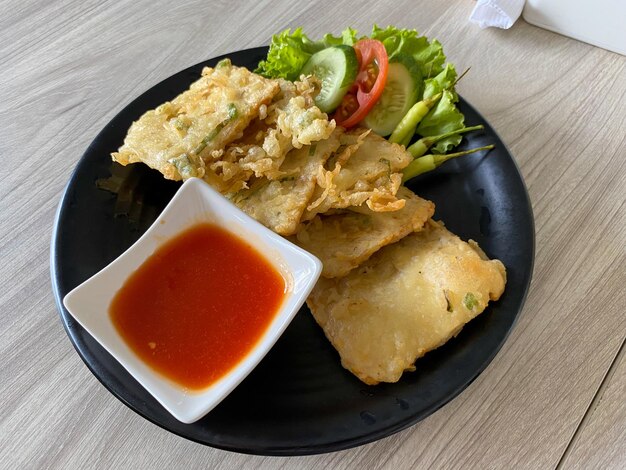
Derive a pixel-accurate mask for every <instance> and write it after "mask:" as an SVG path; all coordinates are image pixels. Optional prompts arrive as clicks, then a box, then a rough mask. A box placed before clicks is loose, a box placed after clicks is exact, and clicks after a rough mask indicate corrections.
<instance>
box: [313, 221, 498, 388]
mask: <svg viewBox="0 0 626 470" xmlns="http://www.w3.org/2000/svg"><path fill="white" fill-rule="evenodd" d="M505 283H506V271H505V268H504V266H503V265H502V263H501V262H500V261H498V260H491V261H489V260H488V259H487V257H486V256H485V255H484V253H483V252H482V250H480V248H479V247H478V245H476V243H474V242H472V241H470V242H469V243H466V242H464V241H462V240H461V239H460V238H458V237H457V236H456V235H454V234H453V233H451V232H449V231H448V230H446V228H445V227H444V226H443V224H441V223H437V222H433V221H429V222H428V224H427V226H426V227H425V228H424V230H422V231H420V232H416V233H413V234H411V235H409V236H407V237H405V238H403V239H402V240H400V241H399V242H397V243H395V244H393V245H389V246H386V247H385V248H383V249H381V250H380V251H378V252H377V253H376V254H374V255H373V256H372V257H371V258H370V259H369V260H368V261H366V262H365V263H364V264H363V265H361V266H360V267H359V268H357V269H355V270H353V271H351V272H350V274H348V275H347V276H346V277H343V278H335V279H324V278H321V279H320V280H319V281H318V283H317V285H316V287H315V288H314V290H313V292H312V294H311V295H310V297H309V299H308V301H307V303H308V305H309V308H310V309H311V312H312V313H313V316H314V317H315V320H316V321H317V323H318V324H319V325H320V326H321V327H322V328H323V330H324V333H325V334H326V337H327V338H328V339H329V340H330V342H331V343H332V344H333V346H334V347H335V348H336V349H337V351H338V352H339V355H340V356H341V363H342V365H343V366H344V367H345V368H346V369H348V370H350V372H352V373H353V374H354V375H356V376H357V377H358V378H359V379H361V380H362V381H363V382H365V383H366V384H370V385H374V384H377V383H379V382H397V381H398V380H399V379H400V377H401V375H402V373H403V372H404V371H412V370H415V366H414V362H415V360H416V359H417V358H420V357H422V356H423V355H424V354H425V353H426V352H428V351H431V350H433V349H435V348H438V347H439V346H441V345H443V344H444V343H445V342H446V341H448V340H449V339H450V338H452V337H453V336H455V335H457V334H458V333H459V332H460V331H461V329H462V328H463V326H464V325H465V324H466V323H467V322H468V321H470V320H471V319H472V318H474V317H476V316H477V315H478V314H480V313H481V312H482V311H483V310H484V309H485V307H486V306H487V303H488V302H489V300H497V299H498V298H499V297H500V295H501V294H502V292H503V291H504V286H505Z"/></svg>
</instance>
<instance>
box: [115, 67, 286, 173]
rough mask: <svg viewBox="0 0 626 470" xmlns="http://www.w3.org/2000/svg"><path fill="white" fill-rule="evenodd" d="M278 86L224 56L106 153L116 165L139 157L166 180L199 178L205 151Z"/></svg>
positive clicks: (239, 126) (230, 137)
mask: <svg viewBox="0 0 626 470" xmlns="http://www.w3.org/2000/svg"><path fill="white" fill-rule="evenodd" d="M279 92H280V85H279V83H278V82H277V81H275V80H268V79H265V78H263V77H261V76H259V75H256V74H254V73H252V72H250V71H249V70H248V69H246V68H244V67H235V66H233V65H231V64H230V61H227V60H226V61H222V62H220V64H218V66H216V67H215V68H209V67H206V68H204V70H203V71H202V77H201V78H200V79H199V80H197V81H196V82H194V83H192V84H191V87H190V88H189V90H187V91H185V92H183V93H182V94H180V95H178V96H177V97H176V98H174V99H173V100H172V101H168V102H166V103H164V104H162V105H160V106H159V107H158V108H156V109H154V110H150V111H148V112H146V113H145V114H144V115H143V116H141V117H140V118H139V120H137V121H135V122H134V123H133V124H132V126H131V127H130V129H129V131H128V134H127V135H126V138H125V139H124V145H122V147H120V149H119V151H118V152H114V153H113V154H111V156H112V158H113V160H115V161H116V162H118V163H121V164H122V165H127V164H129V163H135V162H143V163H145V164H146V165H148V166H149V167H150V168H154V169H156V170H158V171H160V172H161V173H162V174H163V176H165V177H166V178H168V179H172V180H181V179H183V180H184V179H187V178H190V177H192V176H197V177H200V178H202V177H203V176H204V175H205V173H206V166H207V163H208V162H209V161H210V160H212V157H211V153H212V152H213V151H216V150H223V149H224V147H225V146H226V145H227V144H229V143H230V142H232V141H234V140H235V139H237V138H238V137H239V136H240V135H241V134H242V132H243V130H244V129H245V128H246V127H247V126H248V125H249V124H250V122H251V121H252V120H253V119H254V118H255V117H256V116H257V115H258V114H259V108H260V107H261V106H262V105H268V104H270V103H271V101H272V98H273V97H274V96H276V95H277V94H278V93H279ZM209 179H210V178H209ZM209 182H210V181H209Z"/></svg>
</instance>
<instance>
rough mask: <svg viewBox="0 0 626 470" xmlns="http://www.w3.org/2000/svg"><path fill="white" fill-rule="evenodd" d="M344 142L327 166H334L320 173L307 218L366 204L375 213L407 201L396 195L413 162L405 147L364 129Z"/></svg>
mask: <svg viewBox="0 0 626 470" xmlns="http://www.w3.org/2000/svg"><path fill="white" fill-rule="evenodd" d="M348 139H350V140H348ZM344 141H347V142H346V143H347V145H345V148H344V149H343V151H342V152H341V153H340V154H339V155H338V157H337V158H336V159H331V160H329V163H328V164H327V165H326V167H327V168H331V167H330V166H329V165H334V167H332V168H331V169H328V170H324V171H322V172H320V175H319V176H318V182H317V184H318V186H319V187H318V188H317V189H316V191H315V193H314V195H313V200H312V202H311V204H309V206H308V207H307V212H306V213H305V214H304V217H303V218H304V220H311V219H312V218H313V217H314V216H315V215H316V214H323V213H324V212H326V211H328V210H330V209H344V208H346V207H350V206H360V205H361V204H363V203H366V204H367V206H368V207H369V208H370V209H371V210H373V211H376V212H384V211H395V210H398V209H401V208H402V207H403V206H404V201H403V200H402V199H398V198H396V196H395V194H396V192H397V191H398V188H400V185H401V183H402V173H401V170H402V169H403V168H404V167H406V166H407V165H408V164H409V163H410V162H411V160H412V157H411V155H410V154H409V153H408V152H407V151H406V150H405V149H404V147H402V146H400V145H398V144H392V143H391V142H389V141H387V140H385V139H384V138H382V137H380V136H378V135H376V134H374V133H372V132H370V131H369V130H366V129H362V128H357V129H353V130H351V131H349V132H347V133H346V135H345V137H344Z"/></svg>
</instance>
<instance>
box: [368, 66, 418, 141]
mask: <svg viewBox="0 0 626 470" xmlns="http://www.w3.org/2000/svg"><path fill="white" fill-rule="evenodd" d="M423 84H424V81H423V80H422V74H421V72H420V68H419V65H418V63H417V62H416V61H415V59H413V57H411V56H408V55H398V56H396V57H394V58H393V59H392V60H391V61H390V62H389V71H388V72H387V83H386V84H385V89H384V90H383V94H382V95H381V97H380V98H379V99H378V101H377V102H376V104H375V105H374V107H373V108H372V110H371V111H370V112H369V113H368V115H367V116H365V119H364V120H363V122H362V124H363V125H364V126H366V127H369V128H370V129H372V130H373V131H374V132H376V133H377V134H378V135H382V136H388V135H389V134H391V133H392V132H393V130H394V129H395V128H396V126H397V125H398V123H399V122H400V121H401V120H402V118H403V117H404V115H405V114H406V113H407V112H408V111H409V109H411V106H413V105H414V104H415V103H416V102H417V100H418V99H419V97H420V95H421V93H422V88H423Z"/></svg>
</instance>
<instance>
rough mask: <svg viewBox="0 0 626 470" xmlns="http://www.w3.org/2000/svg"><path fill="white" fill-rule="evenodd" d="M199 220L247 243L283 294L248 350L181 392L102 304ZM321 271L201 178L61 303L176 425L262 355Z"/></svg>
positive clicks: (213, 401) (204, 408)
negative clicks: (278, 277) (201, 384)
mask: <svg viewBox="0 0 626 470" xmlns="http://www.w3.org/2000/svg"><path fill="white" fill-rule="evenodd" d="M202 222H208V223H211V224H214V225H217V226H220V227H222V228H224V229H226V230H227V231H229V232H231V233H233V234H234V235H236V236H238V237H239V238H241V239H244V240H245V241H246V242H248V243H249V244H250V245H252V246H253V247H254V248H255V249H256V250H257V251H258V252H259V253H261V254H262V255H263V256H264V257H265V258H266V259H267V260H268V261H269V262H270V263H271V264H272V265H273V266H274V267H275V268H276V269H277V270H278V272H280V273H281V274H282V276H283V278H284V280H285V286H286V293H285V297H284V299H283V302H282V304H281V307H280V309H279V310H278V312H277V313H276V315H275V317H274V319H273V320H272V322H271V323H270V325H269V327H268V328H267V330H266V331H265V333H264V334H263V336H262V337H261V338H260V339H259V341H257V343H256V345H255V347H254V348H253V349H252V350H251V351H250V353H249V354H248V355H247V356H246V357H245V358H244V359H243V360H242V361H240V362H239V363H238V364H237V366H235V367H234V368H233V369H232V370H231V371H229V372H228V373H227V374H226V375H225V376H223V377H222V378H221V379H219V380H218V381H217V382H215V383H213V384H212V385H210V386H209V387H207V388H206V389H203V390H201V391H189V390H186V389H185V388H184V387H183V386H181V385H177V384H175V383H173V382H171V381H170V380H169V379H167V378H165V377H163V376H161V375H160V374H159V373H157V372H156V371H154V370H153V369H152V368H150V367H149V366H148V365H147V364H146V363H145V362H143V361H142V360H141V359H140V358H139V357H138V356H137V355H136V354H135V353H134V352H133V351H132V350H131V349H130V347H129V346H128V345H127V344H126V342H125V341H124V340H123V338H122V337H121V336H120V335H119V333H118V332H117V330H116V328H115V326H114V325H113V322H112V321H111V318H110V315H109V306H110V304H111V301H112V300H113V297H114V296H115V294H116V293H117V291H118V290H119V289H120V288H121V287H122V285H123V284H124V283H125V282H126V280H127V279H128V277H129V276H130V274H131V273H132V272H133V271H135V270H136V269H137V268H139V266H141V264H142V263H143V262H144V261H145V260H146V259H147V258H148V257H149V256H150V255H151V254H152V253H154V251H155V250H156V249H157V248H158V247H160V246H161V245H162V244H163V242H165V241H167V240H169V239H171V238H173V237H174V236H176V235H177V234H179V233H180V232H182V231H184V230H185V229H187V228H189V227H191V226H193V225H195V224H198V223H202ZM321 270H322V263H321V262H320V260H318V259H317V258H316V257H315V256H313V255H312V254H310V253H308V252H306V251H304V250H302V249H301V248H299V247H297V246H296V245H294V244H292V243H290V242H288V241H287V240H285V239H284V238H282V237H281V236H279V235H277V234H275V233H274V232H272V231H271V230H269V229H267V228H266V227H264V226H263V225H261V224H260V223H258V222H257V221H256V220H254V219H252V218H251V217H249V216H248V215H246V214H245V213H243V212H242V211H241V210H239V209H238V208H237V207H235V206H234V205H233V204H232V203H231V202H229V201H228V200H227V199H225V198H224V197H223V196H222V195H221V194H219V193H218V192H217V191H215V190H214V189H213V188H211V187H210V186H209V185H208V184H206V183H205V182H204V181H202V180H200V179H197V178H192V179H189V180H187V181H186V182H185V183H184V184H183V185H182V186H181V188H180V189H179V190H178V192H177V193H176V194H175V196H174V197H173V198H172V200H171V201H170V203H169V204H168V205H167V207H166V208H165V209H164V210H163V212H162V213H161V215H160V216H159V217H158V218H157V219H156V221H155V222H154V224H152V226H151V227H150V228H149V229H148V230H147V231H146V233H144V234H143V235H142V237H141V238H140V239H139V240H137V242H135V244H134V245H133V246H131V247H130V248H129V249H128V250H127V251H126V252H124V253H123V254H122V255H121V256H120V257H119V258H117V259H116V260H115V261H113V262H112V263H111V264H110V265H108V266H107V267H105V268H104V269H103V270H102V271H100V272H99V273H97V274H95V275H94V276H92V277H91V278H89V279H88V280H87V281H85V282H83V283H82V284H81V285H79V286H78V287H76V288H75V289H73V290H72V291H71V292H70V293H68V294H67V295H66V296H65V298H64V299H63V305H65V308H67V310H68V311H69V312H70V314H71V315H72V316H73V317H74V318H75V319H76V320H77V321H78V323H80V324H81V325H82V326H83V328H85V329H86V330H87V331H88V332H89V334H90V335H92V336H93V337H94V338H95V339H96V340H97V341H98V342H99V343H100V344H101V345H102V346H104V348H105V349H106V350H107V351H108V352H109V353H110V354H111V355H112V356H113V357H114V358H115V359H117V360H118V361H119V362H120V363H121V364H122V366H124V368H125V369H126V370H127V371H128V372H130V374H131V375H132V376H133V377H134V378H135V379H136V380H137V381H138V382H139V383H140V384H141V385H142V386H143V387H144V388H145V389H146V390H147V391H148V392H150V393H151V394H152V396H154V398H156V399H157V400H158V401H159V403H161V405H163V407H164V408H165V409H166V410H167V411H169V412H170V413H171V414H172V415H173V416H174V417H175V418H176V419H178V420H179V421H182V422H183V423H192V422H194V421H197V420H198V419H200V418H202V417H203V416H204V415H205V414H207V413H208V412H209V411H211V410H212V409H213V408H214V407H215V406H216V405H217V404H218V403H219V402H220V401H222V400H223V399H224V398H225V397H226V396H227V395H228V394H229V393H230V392H231V391H232V390H233V389H234V388H235V387H236V386H237V385H239V383H240V382H241V381H242V380H243V379H244V378H245V377H246V376H247V375H248V374H249V373H250V372H251V371H252V369H254V367H256V365H257V364H258V363H259V362H260V361H261V359H263V357H264V356H265V354H267V352H268V351H269V350H270V349H271V347H272V346H273V345H274V343H275V342H276V340H277V339H278V338H279V337H280V335H281V334H282V333H283V332H284V331H285V329H286V328H287V326H288V325H289V323H290V322H291V320H292V319H293V317H294V316H295V315H296V313H297V312H298V310H299V309H300V307H301V306H302V304H303V303H304V301H305V300H306V298H307V296H308V295H309V293H310V292H311V289H313V286H314V285H315V283H316V282H317V279H318V278H319V276H320V273H321Z"/></svg>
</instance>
